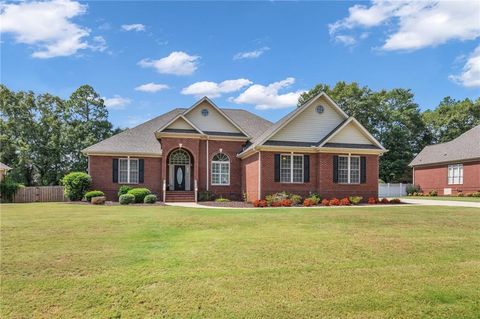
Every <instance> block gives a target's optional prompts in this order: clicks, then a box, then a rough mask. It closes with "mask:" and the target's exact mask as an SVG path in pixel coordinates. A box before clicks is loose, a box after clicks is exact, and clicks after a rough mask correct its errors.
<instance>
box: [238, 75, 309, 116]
mask: <svg viewBox="0 0 480 319" xmlns="http://www.w3.org/2000/svg"><path fill="white" fill-rule="evenodd" d="M294 83H295V78H292V77H290V78H286V79H285V80H282V81H279V82H274V83H271V84H269V85H267V86H263V85H260V84H255V85H252V86H250V87H249V88H248V89H246V90H245V92H243V93H242V94H240V95H239V96H238V97H237V98H233V99H231V101H233V102H235V103H237V104H254V105H255V108H257V109H260V110H267V109H283V108H287V107H292V106H295V105H296V104H297V102H298V98H299V97H300V94H302V93H303V92H305V91H303V90H299V91H294V92H288V93H285V94H279V93H278V91H279V90H281V89H285V88H288V87H289V86H291V85H292V84H294Z"/></svg>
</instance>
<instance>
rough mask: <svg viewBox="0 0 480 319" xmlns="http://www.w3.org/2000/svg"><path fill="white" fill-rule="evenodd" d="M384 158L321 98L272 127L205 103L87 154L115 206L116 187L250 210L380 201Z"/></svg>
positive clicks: (376, 144)
mask: <svg viewBox="0 0 480 319" xmlns="http://www.w3.org/2000/svg"><path fill="white" fill-rule="evenodd" d="M385 151H386V150H385V149H384V148H383V146H382V145H380V143H379V142H378V141H377V140H376V139H375V138H374V137H373V136H372V135H371V134H370V133H369V132H368V131H367V130H366V129H365V128H364V127H363V126H362V125H361V124H360V123H359V122H358V121H357V120H356V119H354V118H353V117H348V116H347V115H346V114H345V112H343V111H342V110H341V109H340V107H338V105H336V103H335V102H334V101H333V100H332V99H330V97H328V96H327V95H326V94H325V93H321V94H319V95H317V96H315V97H314V98H312V99H310V100H309V101H308V102H307V103H305V104H304V105H302V106H301V107H299V108H296V109H295V110H293V111H292V112H291V113H289V114H287V115H286V116H285V117H284V118H282V119H281V120H279V121H278V122H277V123H271V122H269V121H267V120H265V119H263V118H261V117H259V116H257V115H255V114H252V113H250V112H247V111H245V110H238V109H222V108H219V107H218V106H216V105H215V104H214V103H213V102H212V101H211V100H210V99H209V98H207V97H204V98H202V99H200V100H199V101H198V102H196V103H195V104H194V105H193V106H191V107H190V108H188V109H182V108H177V109H174V110H172V111H170V112H168V113H165V114H163V115H160V116H158V117H156V118H154V119H152V120H150V121H147V122H145V123H143V124H141V125H139V126H137V127H134V128H132V129H129V130H126V131H124V132H122V133H119V134H117V135H115V136H112V137H110V138H108V139H106V140H104V141H102V142H100V143H97V144H95V145H92V146H90V147H88V148H86V149H84V150H83V153H84V154H86V155H87V156H88V164H89V165H88V172H89V174H90V175H91V176H92V180H93V188H94V189H99V190H102V191H104V192H105V193H106V195H107V197H108V198H109V199H115V198H116V194H117V191H118V189H119V187H120V185H124V184H132V185H135V186H138V187H147V188H149V189H150V190H152V191H153V192H154V193H156V194H158V195H159V196H160V197H159V198H160V199H162V200H164V201H174V200H185V201H188V200H191V201H193V200H195V199H196V198H197V197H196V196H197V194H198V192H201V191H212V192H213V193H215V194H216V195H217V196H223V197H227V198H232V199H241V198H242V196H246V197H247V199H248V200H249V201H253V200H256V199H259V198H263V197H264V196H265V195H268V194H271V193H275V192H280V191H289V192H292V193H297V194H300V195H308V194H309V193H311V192H316V193H319V194H320V195H322V196H325V197H334V196H337V197H343V196H350V195H359V196H364V197H370V196H374V197H376V196H377V195H378V162H379V156H381V154H382V153H384V152H385Z"/></svg>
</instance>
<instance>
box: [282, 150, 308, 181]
mask: <svg viewBox="0 0 480 319" xmlns="http://www.w3.org/2000/svg"><path fill="white" fill-rule="evenodd" d="M282 156H289V157H290V181H289V182H285V181H282V174H281V171H282V170H281V167H282V164H280V167H279V169H280V183H282V184H304V183H305V156H304V155H303V154H293V153H290V154H286V153H284V154H280V163H281V162H282ZM294 157H301V158H302V181H301V182H294V181H293V158H294Z"/></svg>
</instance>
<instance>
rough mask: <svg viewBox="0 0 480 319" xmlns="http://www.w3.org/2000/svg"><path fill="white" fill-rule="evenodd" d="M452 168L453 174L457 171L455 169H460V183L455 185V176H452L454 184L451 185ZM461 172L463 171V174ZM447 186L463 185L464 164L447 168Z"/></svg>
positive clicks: (451, 165)
mask: <svg viewBox="0 0 480 319" xmlns="http://www.w3.org/2000/svg"><path fill="white" fill-rule="evenodd" d="M450 168H452V173H453V172H454V171H455V168H458V179H459V180H458V183H455V174H453V175H452V177H451V178H452V183H450ZM460 170H461V171H462V173H461V174H460ZM460 176H461V178H460ZM447 185H463V164H450V165H448V166H447Z"/></svg>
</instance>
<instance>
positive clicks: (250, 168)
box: [242, 153, 258, 202]
mask: <svg viewBox="0 0 480 319" xmlns="http://www.w3.org/2000/svg"><path fill="white" fill-rule="evenodd" d="M242 192H244V193H245V194H246V195H247V200H248V201H249V202H253V201H254V200H257V199H258V153H257V154H254V155H252V156H250V157H247V158H245V159H243V160H242Z"/></svg>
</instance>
